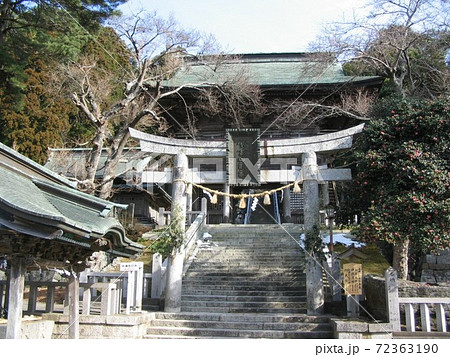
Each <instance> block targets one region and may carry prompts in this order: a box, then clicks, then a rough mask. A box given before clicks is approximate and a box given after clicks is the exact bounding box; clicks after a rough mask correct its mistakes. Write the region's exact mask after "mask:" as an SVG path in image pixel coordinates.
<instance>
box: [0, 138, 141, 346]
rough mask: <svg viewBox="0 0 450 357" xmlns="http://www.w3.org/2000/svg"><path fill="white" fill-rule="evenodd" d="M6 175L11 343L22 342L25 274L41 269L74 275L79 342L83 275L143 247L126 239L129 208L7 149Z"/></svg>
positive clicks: (73, 320)
mask: <svg viewBox="0 0 450 357" xmlns="http://www.w3.org/2000/svg"><path fill="white" fill-rule="evenodd" d="M0 175H1V177H2V180H1V184H0V258H2V259H6V261H7V265H8V269H9V293H8V296H9V299H8V325H7V332H6V338H20V331H21V320H22V306H23V293H24V279H25V272H26V271H27V270H36V269H39V268H40V267H42V268H44V269H45V268H46V267H47V268H48V267H51V268H58V269H65V270H66V271H68V272H70V277H69V321H70V323H69V326H70V327H69V337H71V338H77V337H78V335H79V331H78V309H79V305H78V298H79V292H78V287H79V283H78V277H77V273H78V272H80V271H82V270H84V269H85V267H86V263H87V260H88V258H89V257H90V256H91V255H92V253H94V252H97V251H105V252H106V254H107V255H109V256H111V257H133V256H134V255H136V254H138V253H139V252H141V250H142V248H143V247H142V246H141V245H140V244H137V243H135V242H133V241H131V240H129V239H128V238H127V237H126V234H125V230H124V228H123V226H122V225H121V224H120V222H119V220H118V218H117V214H118V211H119V210H123V209H125V208H126V206H124V205H119V204H115V203H111V202H108V201H105V200H102V199H99V198H97V197H94V196H91V195H87V194H85V193H82V192H80V191H78V190H77V189H75V188H74V183H72V182H71V181H69V180H67V179H65V178H62V177H61V176H59V175H57V174H55V173H54V172H52V171H50V170H49V169H46V168H45V167H43V166H41V165H38V164H37V163H35V162H33V161H32V160H29V159H28V158H26V157H24V156H23V155H21V154H19V153H17V152H16V151H14V150H12V149H10V148H9V147H7V146H5V145H3V144H0Z"/></svg>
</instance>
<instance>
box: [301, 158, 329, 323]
mask: <svg viewBox="0 0 450 357" xmlns="http://www.w3.org/2000/svg"><path fill="white" fill-rule="evenodd" d="M302 176H303V192H304V197H305V208H304V220H305V243H306V245H308V243H309V242H312V241H315V240H316V239H320V228H319V227H320V217H319V167H318V165H317V156H316V153H315V152H312V151H311V152H307V153H304V154H303V156H302ZM310 254H311V255H309V254H308V253H307V256H306V299H307V313H308V314H309V315H320V314H323V311H324V293H323V281H322V265H321V263H322V262H321V261H320V258H319V257H318V256H316V255H315V254H314V253H310Z"/></svg>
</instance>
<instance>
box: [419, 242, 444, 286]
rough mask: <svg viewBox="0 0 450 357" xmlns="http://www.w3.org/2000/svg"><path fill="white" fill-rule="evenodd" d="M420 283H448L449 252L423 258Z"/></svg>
mask: <svg viewBox="0 0 450 357" xmlns="http://www.w3.org/2000/svg"><path fill="white" fill-rule="evenodd" d="M420 281H422V282H427V283H450V250H445V251H442V252H440V253H439V254H438V255H431V254H427V255H426V256H425V262H424V263H423V265H422V274H421V278H420Z"/></svg>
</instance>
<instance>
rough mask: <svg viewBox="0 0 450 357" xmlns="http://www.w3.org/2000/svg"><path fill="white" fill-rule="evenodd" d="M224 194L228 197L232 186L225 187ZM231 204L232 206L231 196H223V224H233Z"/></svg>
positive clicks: (226, 185)
mask: <svg viewBox="0 0 450 357" xmlns="http://www.w3.org/2000/svg"><path fill="white" fill-rule="evenodd" d="M223 191H224V193H226V194H227V195H229V194H230V185H228V184H227V183H226V184H225V185H224V187H223ZM230 208H231V204H230V196H223V223H230V222H231V213H230V212H231V210H230Z"/></svg>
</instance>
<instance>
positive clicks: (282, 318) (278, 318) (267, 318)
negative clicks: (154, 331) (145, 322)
mask: <svg viewBox="0 0 450 357" xmlns="http://www.w3.org/2000/svg"><path fill="white" fill-rule="evenodd" d="M155 317H156V319H158V320H161V319H169V320H201V321H226V322H231V321H234V322H265V323H276V322H278V323H282V322H285V323H288V322H289V323H292V322H302V323H309V322H310V323H329V316H326V315H322V316H312V315H306V314H217V313H185V312H183V313H179V312H178V313H177V312H175V313H173V312H157V313H155Z"/></svg>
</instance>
